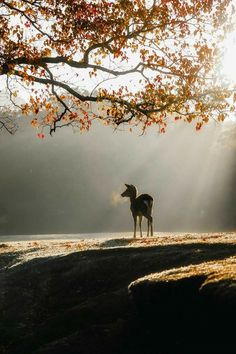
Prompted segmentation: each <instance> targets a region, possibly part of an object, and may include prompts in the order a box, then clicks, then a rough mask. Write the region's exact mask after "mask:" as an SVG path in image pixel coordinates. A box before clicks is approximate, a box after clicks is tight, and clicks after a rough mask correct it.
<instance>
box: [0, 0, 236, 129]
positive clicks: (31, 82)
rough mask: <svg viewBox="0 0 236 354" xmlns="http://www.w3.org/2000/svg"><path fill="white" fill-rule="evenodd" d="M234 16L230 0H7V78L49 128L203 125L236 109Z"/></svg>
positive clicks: (26, 109) (0, 25) (1, 19)
mask: <svg viewBox="0 0 236 354" xmlns="http://www.w3.org/2000/svg"><path fill="white" fill-rule="evenodd" d="M233 14H234V7H233V5H232V4H231V1H230V0H205V1H202V0H152V1H151V0H135V1H134V0H114V1H107V0H97V1H96V0H93V1H90V0H87V1H86V0H81V1H78V0H0V76H1V77H2V79H5V80H6V86H7V89H8V92H9V95H10V100H11V102H12V104H13V105H17V103H16V102H17V101H16V99H17V95H19V92H25V93H26V94H25V96H24V100H26V102H25V103H24V104H21V105H20V106H19V108H20V110H21V112H22V113H25V114H29V113H32V114H33V116H34V119H33V121H32V125H34V126H37V127H42V128H44V127H49V129H50V133H53V132H55V130H56V128H57V127H62V126H66V125H73V126H79V128H80V129H81V130H88V129H89V127H90V125H91V124H92V121H93V120H94V119H99V120H101V121H102V122H103V123H104V124H111V125H114V126H119V125H120V124H124V123H127V124H129V125H130V127H132V126H133V125H140V126H141V129H142V130H143V131H145V129H146V128H147V127H148V126H150V125H157V127H158V129H159V131H160V132H164V131H165V129H166V126H167V119H173V120H178V119H183V120H186V121H188V122H191V121H192V120H195V121H196V129H197V130H198V129H200V128H201V126H202V125H203V124H204V123H207V122H208V121H209V119H211V118H214V119H217V120H219V121H223V120H224V119H225V117H226V116H227V114H228V113H229V112H230V111H234V105H233V103H232V102H233V101H231V103H229V102H230V100H229V97H230V96H231V95H232V97H234V96H233V95H234V92H233V91H230V90H228V89H227V88H226V87H225V86H224V85H223V84H222V82H221V81H220V80H219V78H218V77H217V72H216V69H217V66H218V64H219V58H220V51H219V48H218V43H220V42H221V41H222V39H223V38H224V36H225V34H226V32H228V31H229V30H230V29H231V22H232V16H233ZM132 80H133V81H132ZM116 81H117V84H116ZM86 84H87V88H86ZM85 88H86V89H85ZM22 90H23V91H22ZM24 90H25V91H24ZM97 102H98V103H99V104H98V106H99V109H94V107H95V105H94V104H92V103H97ZM40 112H43V118H42V117H41V116H40V117H39V113H40Z"/></svg>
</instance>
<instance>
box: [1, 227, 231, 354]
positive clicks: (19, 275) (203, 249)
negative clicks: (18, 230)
mask: <svg viewBox="0 0 236 354" xmlns="http://www.w3.org/2000/svg"><path fill="white" fill-rule="evenodd" d="M0 253H1V256H0V268H1V271H0V286H1V293H0V311H1V317H0V333H1V337H0V338H1V343H0V352H1V353H9V354H10V353H11V354H14V353H17V354H18V353H24V354H28V353H35V354H37V353H38V354H39V353H43V354H47V353H50V354H52V353H57V354H58V353H79V354H83V353H84V354H96V353H97V354H98V353H103V354H106V353H122V354H124V353H129V354H132V353H135V354H139V353H140V354H141V353H146V354H149V353H150V354H152V353H156V354H158V353H160V354H163V353H166V354H172V353H173V348H175V350H174V354H178V353H184V352H185V349H186V348H187V347H186V345H185V344H184V343H188V348H187V349H186V353H187V352H188V354H191V353H195V352H196V351H194V346H192V347H191V348H189V345H190V344H189V343H190V342H189V340H188V338H191V341H193V337H192V336H191V334H190V333H189V332H188V331H187V330H186V335H187V336H188V338H187V337H186V336H185V335H182V336H181V338H182V340H180V335H179V334H178V336H176V335H175V332H176V331H175V330H174V329H173V326H170V324H171V323H175V327H179V326H178V325H177V323H176V319H177V318H180V317H181V314H182V315H183V317H184V318H185V319H186V313H189V311H190V309H192V310H191V311H192V313H195V312H194V311H193V310H194V308H195V307H196V309H198V310H199V309H200V310H203V309H204V312H205V311H208V310H207V309H208V308H210V310H211V312H210V315H209V316H210V318H211V317H212V311H214V306H220V307H221V308H222V309H226V307H225V303H227V306H228V308H227V309H226V310H227V311H228V309H231V312H230V313H231V314H234V311H235V306H234V305H235V284H236V283H235V282H236V256H235V255H236V234H235V233H217V234H184V233H183V234H165V235H163V234H160V235H157V237H155V238H149V239H147V238H143V239H136V240H133V239H131V238H125V237H124V238H116V239H99V240H69V241H68V240H47V241H43V240H35V241H30V242H28V241H24V242H4V243H1V244H0ZM186 279H187V280H186ZM130 284H131V285H130ZM173 284H174V285H173ZM183 284H184V285H183ZM186 284H187V285H186ZM212 284H213V285H214V286H213V287H212ZM213 288H214V291H209V289H213ZM128 289H129V291H128ZM147 289H148V290H147ZM163 289H164V290H163ZM204 289H205V290H204ZM204 291H205V292H204ZM170 293H171V294H172V295H171V296H170V295H168V294H170ZM191 294H195V295H196V294H197V295H196V296H197V297H196V296H195V295H194V296H192V295H191ZM198 294H206V296H207V298H208V302H207V303H205V302H204V304H203V302H202V300H201V301H200V302H199V296H198ZM217 294H218V295H219V294H220V296H218V295H217ZM190 295H191V296H190ZM204 296H205V295H204ZM217 296H218V297H217ZM216 297H217V299H218V300H217V301H218V302H216V303H214V300H213V299H215V298H216ZM157 299H159V300H158V301H157ZM180 299H182V300H183V299H184V301H180ZM189 299H192V300H191V301H190V300H189ZM204 299H205V298H204ZM209 299H211V300H210V303H211V304H213V303H214V306H213V308H212V306H210V307H209ZM219 299H220V301H221V302H219ZM195 305H196V306H195ZM181 306H182V308H181ZM177 307H178V309H180V310H179V311H177V312H176V311H175V310H174V309H176V308H177ZM150 309H151V310H150ZM160 309H163V311H162V310H160ZM200 310H199V311H198V312H199V314H200V313H201V314H202V312H201V311H200ZM186 311H187V312H186ZM191 311H190V312H191ZM227 311H226V314H227V316H229V315H228V312H227ZM230 316H231V315H230ZM212 318H213V317H212ZM208 319H209V318H208ZM214 319H215V317H214ZM222 320H223V321H227V317H226V318H225V317H224V318H222ZM187 321H188V326H187V327H189V328H190V327H191V326H193V325H194V321H195V327H194V328H196V324H197V325H198V327H199V326H201V324H202V323H201V321H203V322H204V321H205V319H204V318H202V319H201V318H200V317H199V316H197V317H194V316H193V317H191V316H190V317H188V319H187ZM191 321H192V323H191ZM205 322H206V321H205ZM179 323H180V322H179ZM209 323H211V322H209ZM165 325H166V326H167V327H168V328H171V330H169V331H168V340H169V339H170V342H172V343H173V346H168V345H167V344H166V342H165V341H167V342H168V340H167V336H166V335H165V333H166V332H165V333H163V328H165ZM182 325H183V323H182ZM203 327H204V326H203ZM192 328H193V327H192ZM204 329H206V328H205V327H204ZM195 330H196V329H195ZM177 332H178V331H177ZM198 336H200V337H201V334H198ZM154 338H155V340H154ZM161 338H162V339H161ZM171 338H172V339H173V340H172V341H171ZM183 338H184V340H183ZM209 338H212V337H209ZM222 338H223V339H222V340H223V341H226V340H227V339H226V338H225V336H223V337H222ZM164 339H165V341H163V340H164ZM208 342H209V340H208ZM229 343H230V340H229ZM208 344H209V343H208ZM195 348H197V349H198V352H199V346H195ZM207 348H208V352H210V351H209V348H210V347H209V345H208V347H207ZM225 348H226V350H228V352H230V351H229V350H230V346H229V345H225ZM214 350H215V349H214ZM221 350H222V348H221ZM201 353H204V351H201ZM225 353H227V351H224V354H225Z"/></svg>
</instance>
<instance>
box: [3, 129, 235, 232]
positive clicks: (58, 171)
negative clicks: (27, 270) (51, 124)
mask: <svg viewBox="0 0 236 354" xmlns="http://www.w3.org/2000/svg"><path fill="white" fill-rule="evenodd" d="M230 131H231V133H232V132H233V130H232V128H230ZM225 137H226V138H225ZM232 139H235V136H233V137H232ZM234 141H235V140H232V142H234ZM0 144H1V149H0V159H1V173H0V195H1V198H0V234H1V235H7V234H18V235H19V234H41V233H47V234H49V233H80V232H103V231H111V232H112V231H113V232H118V231H131V230H132V228H133V224H132V218H131V213H130V210H129V203H128V201H127V202H125V203H121V202H120V198H119V194H120V193H121V192H123V190H124V188H125V187H124V183H132V184H135V185H136V186H137V187H138V189H139V192H140V193H149V194H151V195H152V196H153V197H154V199H155V204H154V227H155V231H219V230H235V229H236V207H235V203H236V192H235V177H236V159H235V153H236V149H235V146H234V144H231V145H230V144H229V140H228V135H227V134H226V132H225V128H223V127H222V126H221V125H219V124H215V125H213V126H211V127H210V126H208V127H206V128H205V129H203V131H201V132H199V133H197V132H196V131H195V130H194V129H193V128H192V127H191V126H190V125H181V124H179V123H176V125H172V126H171V127H170V128H169V130H168V132H167V133H166V134H165V135H159V134H158V133H156V132H154V131H150V133H149V134H147V135H144V136H138V133H129V132H115V133H114V132H113V130H112V129H110V128H107V127H104V126H102V125H97V126H96V127H94V128H92V130H91V131H90V132H89V133H88V134H80V133H76V134H75V133H73V132H72V130H71V129H70V128H68V129H67V128H66V129H61V130H58V131H57V133H56V134H55V135H54V136H53V137H50V136H46V137H45V139H44V140H40V139H38V138H37V132H36V131H35V130H33V129H32V128H29V127H28V128H26V129H24V130H23V131H21V132H18V133H17V134H16V135H15V136H9V135H7V134H4V133H1V134H0ZM112 198H113V200H112ZM145 227H146V225H145Z"/></svg>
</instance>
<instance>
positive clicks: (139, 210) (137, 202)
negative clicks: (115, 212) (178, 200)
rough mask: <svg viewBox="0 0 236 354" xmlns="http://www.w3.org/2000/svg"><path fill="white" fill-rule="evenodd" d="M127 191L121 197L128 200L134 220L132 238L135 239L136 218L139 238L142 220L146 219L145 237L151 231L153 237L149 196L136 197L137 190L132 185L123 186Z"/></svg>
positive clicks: (151, 201)
mask: <svg viewBox="0 0 236 354" xmlns="http://www.w3.org/2000/svg"><path fill="white" fill-rule="evenodd" d="M125 185H126V187H127V189H126V190H125V191H124V192H123V193H122V194H121V196H122V197H128V198H130V210H131V213H132V215H133V219H134V238H135V237H136V227H137V218H138V217H139V228H140V236H141V237H142V218H143V216H144V217H145V218H147V236H149V231H150V229H151V236H153V218H152V206H153V198H152V197H151V196H150V195H149V194H141V195H139V196H138V197H137V188H136V187H135V186H133V185H132V184H131V185H129V184H125Z"/></svg>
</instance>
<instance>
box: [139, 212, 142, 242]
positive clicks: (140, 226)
mask: <svg viewBox="0 0 236 354" xmlns="http://www.w3.org/2000/svg"><path fill="white" fill-rule="evenodd" d="M142 218H143V217H142V215H140V216H139V229H140V237H143V234H142Z"/></svg>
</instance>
